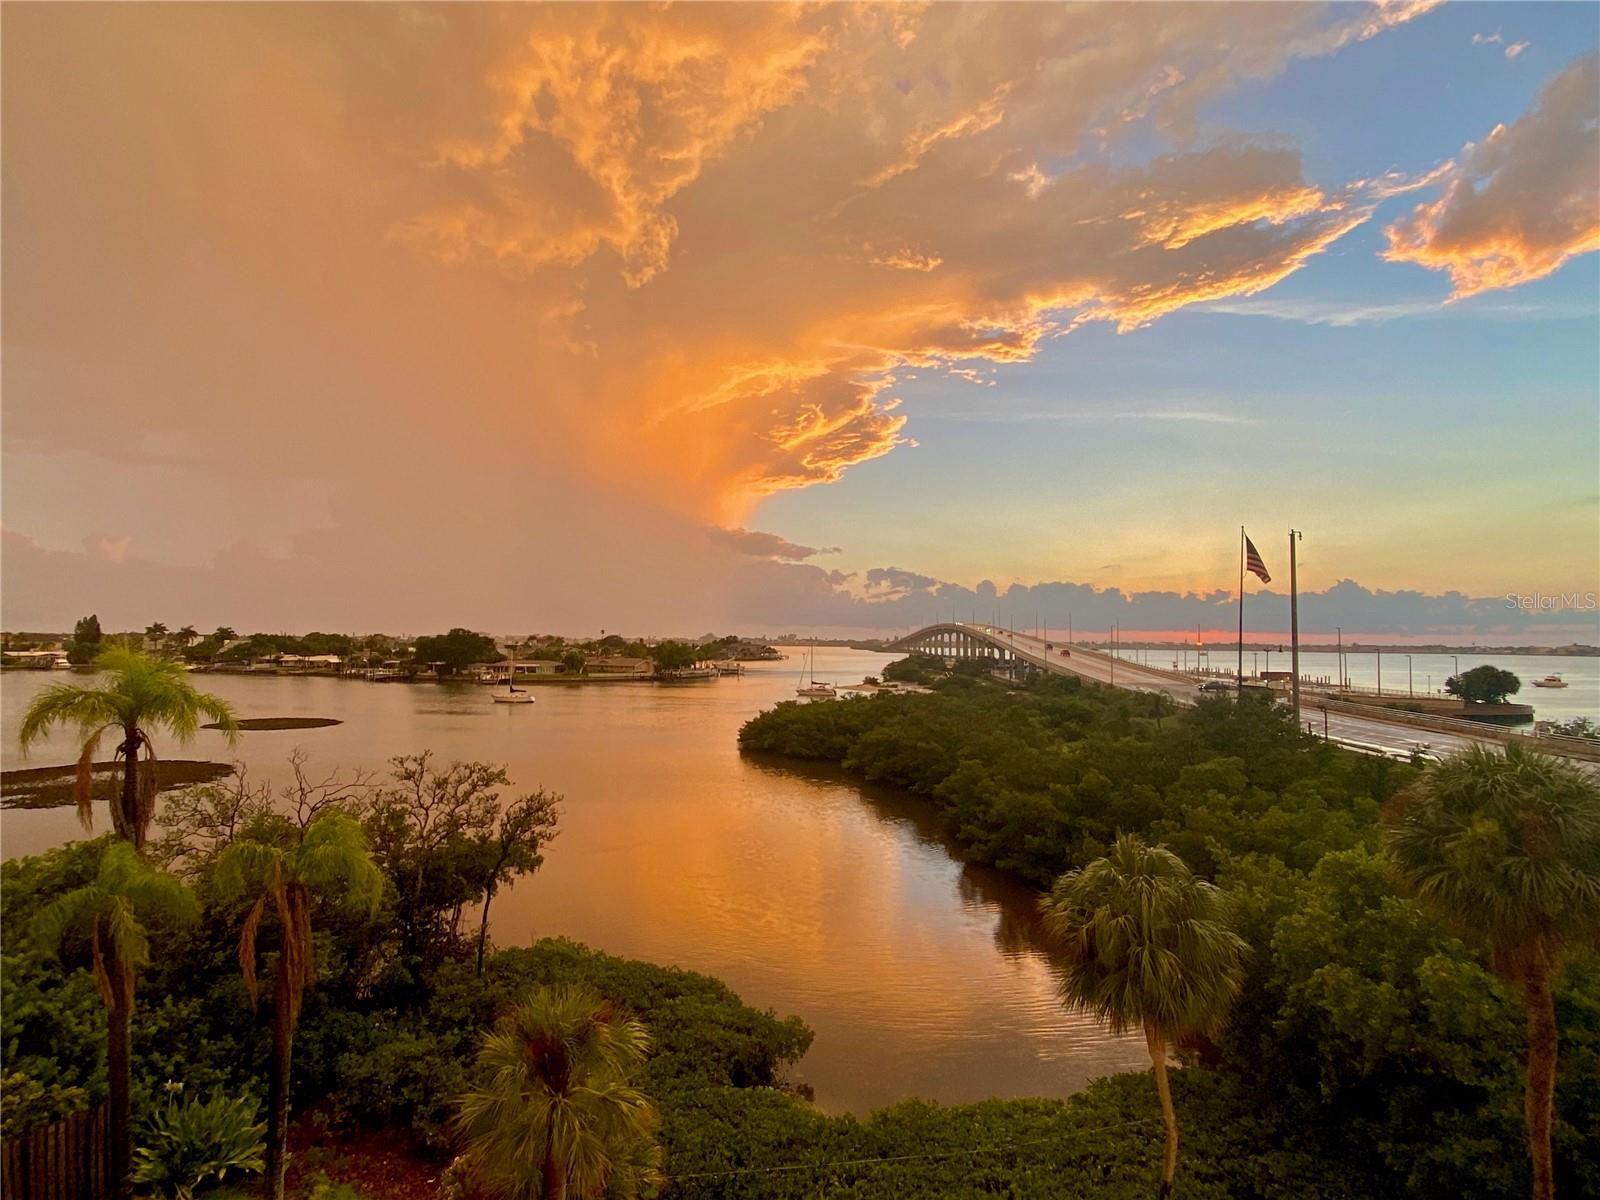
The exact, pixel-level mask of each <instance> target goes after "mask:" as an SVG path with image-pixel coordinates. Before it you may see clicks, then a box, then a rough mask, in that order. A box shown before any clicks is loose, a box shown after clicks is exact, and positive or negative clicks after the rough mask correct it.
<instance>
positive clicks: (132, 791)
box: [111, 725, 144, 854]
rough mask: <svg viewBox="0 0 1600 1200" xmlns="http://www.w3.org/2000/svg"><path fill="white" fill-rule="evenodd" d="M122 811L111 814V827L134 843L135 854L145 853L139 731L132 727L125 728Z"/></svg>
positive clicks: (118, 751)
mask: <svg viewBox="0 0 1600 1200" xmlns="http://www.w3.org/2000/svg"><path fill="white" fill-rule="evenodd" d="M122 732H123V740H122V745H120V746H118V747H117V753H118V754H119V755H121V756H122V760H123V765H122V811H121V812H116V813H112V814H111V827H112V829H114V830H115V831H116V834H117V836H118V837H120V838H122V839H123V840H124V841H129V842H132V843H133V851H134V853H135V854H143V853H144V826H143V825H142V824H141V823H140V821H139V731H138V729H136V728H135V727H134V726H132V725H128V726H125V727H124V728H123V731H122Z"/></svg>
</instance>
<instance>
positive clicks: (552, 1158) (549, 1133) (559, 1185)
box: [539, 1114, 567, 1200]
mask: <svg viewBox="0 0 1600 1200" xmlns="http://www.w3.org/2000/svg"><path fill="white" fill-rule="evenodd" d="M551 1115H552V1116H554V1114H551ZM566 1196H567V1173H566V1172H565V1171H563V1170H562V1169H561V1164H560V1163H559V1162H557V1161H556V1123H555V1121H554V1120H551V1122H550V1124H549V1126H548V1127H547V1128H546V1130H545V1135H544V1162H543V1163H541V1164H540V1169H539V1200H566Z"/></svg>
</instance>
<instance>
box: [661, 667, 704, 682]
mask: <svg viewBox="0 0 1600 1200" xmlns="http://www.w3.org/2000/svg"><path fill="white" fill-rule="evenodd" d="M717 675H718V671H717V668H716V667H710V666H694V667H668V668H667V669H666V670H665V671H657V672H656V679H657V681H659V682H661V683H693V682H695V681H697V680H701V679H715V678H716V677H717Z"/></svg>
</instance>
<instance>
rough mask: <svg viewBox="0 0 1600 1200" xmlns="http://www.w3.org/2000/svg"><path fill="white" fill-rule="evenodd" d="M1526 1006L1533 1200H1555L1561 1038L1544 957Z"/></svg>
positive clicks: (1531, 974)
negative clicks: (1553, 1135) (1553, 1146)
mask: <svg viewBox="0 0 1600 1200" xmlns="http://www.w3.org/2000/svg"><path fill="white" fill-rule="evenodd" d="M1523 1004H1524V1007H1525V1008H1526V1009H1527V1014H1528V1083H1527V1091H1526V1093H1525V1095H1524V1097H1523V1109H1524V1112H1525V1113H1526V1115H1527V1120H1528V1157H1529V1158H1530V1159H1532V1161H1533V1200H1551V1198H1552V1197H1553V1196H1554V1195H1555V1194H1556V1185H1555V1177H1554V1174H1553V1168H1552V1165H1551V1161H1550V1125H1551V1121H1552V1118H1553V1115H1554V1109H1555V1093H1556V1048H1557V1039H1558V1034H1557V1032H1556V1005H1555V997H1554V995H1553V994H1552V992H1551V987H1550V967H1549V964H1548V963H1547V962H1546V961H1545V958H1544V956H1543V955H1542V954H1541V955H1539V956H1538V957H1537V958H1536V959H1535V961H1534V964H1533V966H1532V967H1531V968H1530V969H1529V971H1528V976H1527V980H1526V983H1525V985H1524V991H1523Z"/></svg>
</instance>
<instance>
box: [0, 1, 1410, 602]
mask: <svg viewBox="0 0 1600 1200" xmlns="http://www.w3.org/2000/svg"><path fill="white" fill-rule="evenodd" d="M1406 11H1407V12H1412V11H1414V9H1407V10H1406ZM1363 12H1366V10H1363ZM1368 15H1369V16H1370V15H1371V14H1370V13H1369V14H1368ZM1382 15H1383V18H1384V19H1385V20H1389V19H1391V18H1397V16H1398V15H1399V14H1397V13H1396V12H1394V11H1390V10H1385V12H1384V13H1383V14H1382ZM6 26H7V28H6V32H7V35H8V36H7V38H6V41H5V47H4V52H5V67H6V70H5V77H6V89H7V90H6V143H7V144H6V167H7V184H8V187H7V190H6V194H7V210H6V222H7V228H6V233H7V235H8V236H7V239H6V240H7V246H8V250H7V254H6V291H7V298H8V301H9V303H8V305H7V313H6V317H7V323H6V334H7V345H6V354H5V356H4V365H5V371H6V375H5V392H6V421H7V438H8V448H13V447H23V446H26V447H27V448H28V451H29V452H30V453H37V454H40V455H44V456H53V457H57V458H59V459H60V460H62V461H63V462H70V461H72V457H73V456H75V455H79V456H81V455H85V454H88V455H94V456H96V461H97V462H108V463H112V464H113V467H114V469H115V470H116V471H117V472H119V475H118V479H119V480H121V481H122V482H123V483H124V484H125V486H123V487H122V489H121V493H120V494H122V495H126V496H133V497H137V499H136V500H135V501H132V502H130V508H129V511H127V512H123V511H112V510H111V509H110V508H109V506H105V505H101V506H99V507H96V504H97V502H96V501H94V500H93V499H91V498H90V497H88V495H87V494H86V493H85V492H84V491H83V490H82V489H79V490H78V491H77V492H73V491H72V490H71V489H67V488H63V489H62V495H61V497H59V498H56V499H54V500H53V503H55V504H56V505H57V507H58V508H59V509H60V514H61V515H60V519H59V521H57V522H56V523H54V524H52V525H51V529H52V537H54V538H56V539H57V540H62V539H64V540H63V541H62V544H73V543H74V542H75V541H76V539H77V538H78V537H80V536H81V535H82V534H84V533H87V532H90V531H94V530H101V529H126V528H135V529H137V530H138V532H137V534H136V537H137V553H133V552H128V553H127V555H126V559H125V562H124V563H123V564H118V565H123V566H130V567H132V566H133V565H135V564H136V560H138V559H139V558H140V557H141V556H144V555H150V556H152V558H153V559H161V558H163V557H172V558H177V557H183V558H185V559H193V560H201V559H203V558H204V557H205V556H206V555H207V554H215V553H216V552H218V550H219V549H220V547H221V546H225V545H226V544H228V540H248V541H251V542H253V543H256V544H259V545H263V546H270V547H273V549H274V552H275V553H276V552H278V551H279V550H281V551H282V552H283V554H284V555H286V556H288V559H292V560H293V561H294V562H296V563H301V564H304V563H311V564H312V566H311V568H309V569H315V570H318V571H322V570H330V569H333V567H332V565H336V564H341V563H358V564H359V567H360V569H349V570H348V572H347V574H348V577H349V579H350V580H351V581H352V582H351V584H350V586H351V587H353V588H354V587H359V588H360V589H362V590H363V591H364V592H371V591H372V590H375V589H374V588H373V587H372V585H371V583H370V581H371V580H372V579H373V578H375V577H376V573H377V572H380V571H381V570H382V569H383V561H384V560H385V559H386V558H388V557H390V556H392V557H393V558H394V560H395V561H396V562H402V561H404V560H406V558H407V557H408V556H414V555H420V554H427V555H429V556H431V557H434V558H437V559H438V561H440V562H441V563H448V564H449V565H450V569H451V570H452V571H454V572H456V573H457V574H458V575H459V578H461V579H462V580H476V579H479V578H481V572H482V571H483V569H484V566H483V564H484V563H485V562H495V563H499V562H502V561H507V562H510V561H522V555H521V552H522V551H523V550H524V548H525V547H524V545H523V544H521V543H519V542H517V541H516V540H515V539H519V538H525V539H526V542H525V546H526V548H527V549H531V550H532V551H534V552H535V553H534V554H532V555H529V556H528V561H530V562H531V561H534V560H535V559H537V565H538V566H539V568H540V569H543V568H544V567H545V566H547V565H549V566H550V568H551V570H552V571H555V570H557V569H558V568H560V569H562V570H563V577H564V578H566V579H568V580H582V581H583V587H582V588H579V589H578V590H579V591H583V590H585V589H587V590H588V591H589V592H591V593H592V594H594V595H598V596H617V595H629V596H631V595H633V594H634V585H633V584H632V583H631V582H630V580H631V579H632V577H633V574H634V573H635V572H637V571H638V570H639V569H640V566H639V564H641V563H650V564H657V565H659V566H660V570H659V571H658V572H657V573H658V574H659V576H660V577H662V578H666V577H669V576H671V575H672V574H673V571H674V567H673V566H672V554H673V552H674V550H675V549H681V548H682V546H684V545H686V544H689V545H692V546H694V547H698V548H699V549H700V550H701V551H703V552H709V550H710V547H709V546H708V544H707V539H706V538H705V537H704V535H703V533H702V532H701V531H702V530H703V528H704V526H705V525H706V524H707V523H715V524H720V525H735V526H737V525H742V524H743V523H744V522H745V521H746V519H747V517H748V513H749V510H750V508H751V507H752V505H753V504H754V503H755V501H756V500H757V499H758V498H759V497H761V496H765V495H769V494H771V493H772V492H774V491H777V490H780V489H784V488H797V487H806V486H812V485H816V484H821V483H827V482H830V481H832V480H835V479H838V478H839V477H840V475H841V473H843V472H845V471H848V470H850V469H851V468H852V467H853V466H855V465H858V464H861V463H865V462H869V461H871V460H873V459H875V458H877V457H879V456H882V455H884V454H887V453H890V452H891V451H893V450H895V449H896V448H899V447H908V446H909V445H911V444H912V442H913V439H912V436H911V435H912V433H913V431H914V421H915V418H916V414H915V412H914V411H912V406H911V405H909V404H907V405H904V406H901V405H898V404H897V394H896V387H897V385H896V383H895V380H896V377H897V374H899V373H902V372H903V371H904V369H905V368H908V367H910V368H913V369H917V368H925V369H928V370H930V371H931V370H946V369H951V368H953V369H954V370H955V371H957V372H972V371H978V372H982V373H983V374H984V376H985V377H986V378H987V377H991V376H992V372H991V371H990V370H989V368H990V367H991V366H992V365H1004V364H1015V363H1022V362H1026V361H1028V360H1029V359H1031V358H1032V357H1033V356H1034V355H1035V354H1036V353H1037V352H1038V350H1039V348H1040V347H1041V346H1042V345H1043V344H1044V342H1045V340H1046V339H1048V338H1051V337H1053V336H1055V335H1059V334H1063V333H1066V332H1068V331H1070V330H1072V329H1073V328H1074V327H1075V326H1076V325H1077V324H1079V323H1081V322H1082V321H1086V320H1103V321H1110V322H1114V323H1115V324H1116V325H1117V326H1118V327H1119V328H1122V329H1132V328H1135V327H1137V326H1138V325H1140V324H1143V323H1145V322H1148V321H1150V320H1154V319H1157V318H1158V317H1160V316H1161V315H1163V314H1165V313H1169V312H1172V311H1175V310H1177V309H1180V308H1182V307H1184V306H1185V305H1188V304H1192V303H1195V302H1196V301H1197V300H1204V299H1212V298H1219V297H1224V296H1240V295H1250V294H1253V293H1255V292H1258V291H1260V290H1261V289H1263V288H1266V287H1268V286H1270V285H1271V284H1272V283H1274V282H1276V281H1277V280H1279V279H1282V278H1284V277H1285V276H1286V275H1288V274H1290V273H1292V272H1293V271H1295V270H1297V269H1298V268H1299V267H1300V266H1301V265H1302V264H1303V263H1305V262H1306V261H1308V260H1309V259H1310V258H1311V257H1312V256H1314V255H1316V254H1318V253H1320V252H1321V251H1322V250H1323V249H1325V248H1326V247H1327V246H1329V245H1330V244H1332V242H1333V241H1335V240H1336V239H1337V238H1338V237H1340V236H1342V234H1343V233H1344V232H1346V231H1348V229H1350V228H1352V227H1354V225H1355V224H1358V223H1359V222H1360V221H1361V220H1364V219H1366V214H1367V212H1368V211H1369V210H1370V206H1371V203H1372V202H1373V200H1374V198H1375V196H1376V195H1377V189H1378V188H1379V187H1380V186H1381V187H1390V186H1396V185H1394V184H1393V182H1392V181H1389V182H1384V183H1382V184H1378V183H1374V184H1372V185H1371V186H1370V187H1369V186H1367V185H1357V184H1347V185H1345V186H1342V187H1341V186H1339V182H1340V181H1320V182H1319V181H1312V180H1308V179H1307V178H1306V176H1305V171H1304V169H1303V166H1302V163H1301V161H1300V158H1299V156H1298V155H1297V154H1295V153H1293V152H1292V151H1290V150H1285V149H1283V148H1281V147H1261V146H1257V145H1253V144H1251V143H1250V142H1249V141H1247V140H1243V139H1237V138H1223V139H1221V140H1218V141H1215V142H1205V141H1197V140H1191V139H1186V138H1185V137H1184V136H1181V135H1180V134H1178V133H1175V132H1174V131H1175V130H1181V128H1182V126H1183V124H1184V121H1185V114H1190V113H1192V112H1193V111H1194V110H1195V109H1196V108H1197V107H1199V106H1200V105H1201V104H1203V103H1204V102H1205V101H1207V100H1209V99H1210V98H1211V97H1213V96H1215V95H1216V94H1218V93H1219V92H1221V91H1224V90H1226V89H1227V88H1230V87H1233V86H1235V85H1236V84H1237V83H1238V81H1239V80H1241V79H1246V78H1250V79H1258V78H1264V77H1267V76H1270V75H1272V74H1273V73H1274V72H1276V71H1279V70H1281V69H1282V67H1283V65H1284V64H1285V62H1286V61H1288V59H1289V58H1290V57H1291V56H1292V55H1293V54H1294V53H1296V52H1297V51H1296V50H1295V49H1294V47H1296V46H1300V45H1304V46H1312V45H1315V46H1316V47H1320V48H1319V49H1317V50H1316V51H1315V52H1319V53H1320V52H1323V51H1324V49H1325V46H1326V43H1327V41H1328V40H1329V38H1334V39H1335V40H1337V38H1338V37H1344V36H1346V35H1345V33H1344V32H1342V31H1343V30H1345V29H1347V28H1350V17H1349V10H1348V9H1344V8H1339V9H1335V10H1331V11H1330V10H1326V9H1318V8H1315V7H1312V6H1302V5H1259V6H1251V7H1250V8H1249V9H1248V11H1245V12H1241V10H1238V9H1235V8H1232V7H1226V6H1219V5H1175V6H1150V5H1146V6H1138V5H1135V6H1121V5H1113V6H1105V7H1094V6H1082V7H1080V6H1064V5H1060V6H1058V5H1049V6H1046V5H916V6H913V5H897V6H881V5H844V6H832V5H814V4H796V5H738V6H735V5H686V6H680V7H665V6H657V5H651V6H644V5H628V6H620V7H607V6H594V5H540V6H521V7H519V6H490V5H435V6H398V5H396V6H359V5H349V6H336V5H327V6H311V5H301V6H290V5H282V6H231V7H230V6H202V5H192V6H176V5H174V6H118V7H113V8H108V9H89V8H84V7H81V6H78V7H74V6H22V7H20V8H19V9H18V10H17V13H16V15H15V17H14V18H13V15H12V13H11V12H10V11H9V10H8V13H7V22H6ZM1362 28H1363V29H1364V28H1366V26H1363V27H1362ZM1349 36H1365V34H1363V33H1362V32H1361V30H1360V29H1357V30H1356V32H1354V33H1351V34H1349ZM1306 52H1312V51H1310V50H1308V51H1306ZM69 76H70V77H71V78H73V79H75V80H77V81H78V82H77V85H76V86H75V87H74V88H71V89H67V90H66V91H62V89H60V88H59V87H58V86H57V83H58V81H59V80H60V79H61V78H66V77H69ZM1107 131H1110V132H1107ZM1130 131H1137V135H1138V136H1137V138H1131V139H1130V140H1129V141H1128V142H1127V143H1126V144H1123V143H1119V142H1117V141H1116V139H1117V138H1120V137H1124V136H1127V135H1128V133H1129V132H1130ZM1162 138H1165V139H1167V144H1168V145H1170V146H1171V147H1173V150H1172V152H1171V153H1167V154H1162V155H1160V156H1157V157H1153V158H1152V157H1146V158H1144V159H1143V160H1141V159H1140V158H1138V157H1137V156H1136V155H1135V153H1134V147H1136V146H1137V147H1142V146H1145V145H1148V144H1150V141H1151V140H1153V139H1162ZM196 147H203V148H204V150H205V153H197V152H196ZM1108 150H1115V151H1117V153H1115V154H1112V153H1107V151H1108ZM1113 162H1115V163H1118V164H1120V165H1118V166H1115V167H1113V166H1111V165H1109V164H1111V163H1113ZM868 180H876V181H878V182H877V186H874V187H864V186H863V181H868ZM24 198H26V200H27V203H26V205H25V206H24V205H23V204H22V200H23V199H24ZM13 226H15V228H13ZM84 279H93V280H94V281H95V285H96V286H95V287H93V288H88V289H86V288H84V287H83V286H82V281H83V280H84ZM266 348H270V349H266ZM128 412H135V413H137V414H138V421H139V425H140V431H139V432H140V435H141V436H140V441H139V443H138V444H139V445H141V446H160V447H168V446H173V447H178V448H180V449H181V450H182V458H183V463H182V464H181V471H182V474H181V479H182V481H183V482H182V483H181V484H180V483H179V482H177V480H178V479H179V478H180V474H179V469H178V468H177V467H174V468H173V470H172V472H170V473H169V474H167V475H165V476H163V478H162V481H161V485H160V489H157V488H156V487H155V485H153V484H151V483H150V482H149V481H148V480H141V479H136V478H130V477H129V475H128V472H129V471H130V470H132V468H131V467H130V466H129V465H128V464H127V462H126V461H125V460H126V458H127V457H128V446H127V445H126V444H125V443H127V442H128V441H129V439H128V438H126V437H125V436H123V435H122V432H121V431H122V430H123V428H124V424H125V423H124V422H123V416H124V415H125V414H126V413H128ZM307 430H312V431H324V432H325V433H326V436H324V435H322V434H317V435H315V436H308V435H307V433H306V431H307ZM244 459H248V461H249V463H250V464H251V469H250V470H248V471H247V470H244V469H242V468H241V465H240V464H241V461H242V460H244ZM422 478H425V479H427V480H428V482H429V485H430V486H428V487H420V486H418V483H417V481H418V480H419V479H422ZM141 489H144V490H142V491H141ZM185 489H188V490H185ZM180 493H182V494H181V495H180ZM194 494H205V495H206V496H207V497H208V502H207V505H206V506H205V510H204V511H203V512H196V513H195V514H194V520H195V522H196V523H197V524H198V523H204V532H195V533H193V535H192V536H189V531H188V530H187V528H184V529H183V531H182V532H174V533H166V534H164V533H163V532H161V531H162V530H167V529H171V530H179V528H180V522H179V521H177V520H176V519H175V518H171V517H170V516H169V515H168V514H169V513H170V512H175V511H186V509H185V508H184V506H185V505H188V507H189V508H192V507H193V506H192V504H189V502H188V497H189V496H191V495H194ZM267 494H272V495H276V496H278V497H279V500H278V502H277V503H275V504H273V505H269V506H263V505H262V504H261V500H260V498H261V496H262V495H267ZM153 497H154V498H153ZM7 499H8V508H9V507H10V501H11V500H12V497H11V496H9V495H8V497H7ZM162 505H165V506H166V508H165V509H163V508H162V507H161V506H162ZM80 510H81V511H80ZM573 512H581V513H585V514H590V515H589V516H588V517H587V518H586V523H585V524H583V525H582V526H579V525H577V524H576V523H575V519H574V518H573V517H572V516H571V515H570V514H571V513H573ZM330 513H331V514H337V516H336V517H330V516H329V515H328V514H330ZM552 514H561V515H559V516H556V515H552ZM602 517H603V518H604V520H602V519H601V518H602ZM319 523H320V524H319ZM59 529H65V530H68V531H69V532H68V533H64V534H63V533H59V532H57V530H59ZM219 530H220V531H224V532H221V533H219V532H218V531H219ZM684 531H689V532H687V533H686V532H684ZM163 537H165V539H166V541H165V543H163V541H162V539H163ZM330 538H331V539H333V540H332V541H331V542H329V541H326V540H325V539H330ZM319 539H324V540H319ZM602 545H603V546H607V547H612V548H613V549H612V550H611V552H608V553H606V554H604V555H596V554H595V553H594V548H595V547H596V546H602ZM174 546H177V547H178V548H177V549H174ZM310 546H324V549H322V550H321V551H319V552H318V553H317V554H316V555H312V554H311V553H310V552H309V551H308V550H307V549H306V548H307V547H310ZM108 548H109V547H108ZM546 554H548V556H549V557H548V558H545V557H543V556H544V555H546ZM286 561H287V560H286ZM278 569H279V568H278V566H277V565H276V564H275V563H274V564H268V566H266V567H263V568H262V570H263V571H267V570H270V571H277V570H278ZM284 569H285V571H286V572H287V571H288V570H289V568H287V567H285V568H284ZM339 569H341V570H344V568H342V567H341V568H339ZM713 574H714V572H711V571H707V570H700V571H696V572H695V577H696V579H707V578H711V577H712V576H713ZM272 577H273V578H277V576H275V575H274V576H272ZM384 578H386V579H387V578H390V576H388V575H385V576H384ZM462 587H463V592H462V598H463V599H472V598H473V597H475V596H477V595H478V594H479V593H481V591H482V590H483V589H482V586H481V585H480V584H477V583H473V584H471V585H470V587H469V586H468V585H467V584H465V583H464V584H463V585H462ZM396 590H397V591H399V590H403V589H400V588H397V589H396ZM537 590H538V589H532V588H528V589H510V588H508V589H507V592H506V594H507V595H518V596H525V595H533V594H535V593H536V591H537ZM693 599H694V598H693V597H692V596H691V595H689V594H688V593H687V592H685V594H684V595H683V596H682V600H683V603H684V604H685V605H688V604H690V603H691V602H692V601H693Z"/></svg>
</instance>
